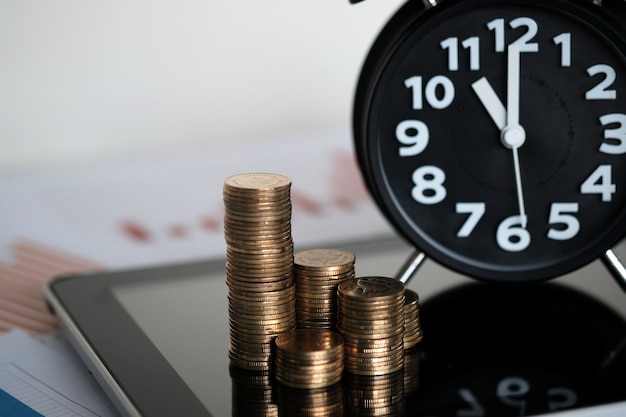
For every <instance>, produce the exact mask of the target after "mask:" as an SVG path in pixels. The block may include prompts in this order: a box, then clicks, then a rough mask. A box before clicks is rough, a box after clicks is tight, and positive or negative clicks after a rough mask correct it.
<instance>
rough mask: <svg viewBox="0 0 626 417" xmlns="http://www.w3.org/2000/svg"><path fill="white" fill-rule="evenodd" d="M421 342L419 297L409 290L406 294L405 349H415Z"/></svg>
mask: <svg viewBox="0 0 626 417" xmlns="http://www.w3.org/2000/svg"><path fill="white" fill-rule="evenodd" d="M421 340H422V327H421V325H420V313H419V296H418V295H417V293H416V292H415V291H413V290H411V289H408V288H407V289H406V290H405V292H404V349H405V350H408V349H411V348H414V347H415V346H417V344H418V343H419V342H421Z"/></svg>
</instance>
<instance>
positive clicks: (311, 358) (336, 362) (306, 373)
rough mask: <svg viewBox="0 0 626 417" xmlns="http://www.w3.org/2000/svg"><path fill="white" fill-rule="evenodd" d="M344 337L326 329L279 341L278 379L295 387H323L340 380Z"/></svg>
mask: <svg viewBox="0 0 626 417" xmlns="http://www.w3.org/2000/svg"><path fill="white" fill-rule="evenodd" d="M343 360H344V353H343V338H342V337H341V335H339V334H338V333H335V332H333V331H331V330H327V329H298V330H293V331H290V332H287V333H283V334H281V335H280V336H278V337H277V338H276V380H277V381H278V382H279V383H281V384H284V385H287V386H288V387H292V388H307V389H308V388H322V387H328V386H331V385H333V384H336V383H338V382H339V381H341V377H342V375H343V368H344V364H343Z"/></svg>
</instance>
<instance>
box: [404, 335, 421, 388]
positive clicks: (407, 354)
mask: <svg viewBox="0 0 626 417" xmlns="http://www.w3.org/2000/svg"><path fill="white" fill-rule="evenodd" d="M421 360H422V357H421V350H420V348H419V347H416V348H412V349H408V350H405V351H404V394H405V395H409V394H413V393H414V392H416V391H417V389H418V388H419V382H420V364H421Z"/></svg>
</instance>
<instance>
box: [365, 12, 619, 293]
mask: <svg viewBox="0 0 626 417" xmlns="http://www.w3.org/2000/svg"><path fill="white" fill-rule="evenodd" d="M506 4H507V5H518V6H527V7H533V8H535V7H540V8H544V9H549V10H552V11H556V12H559V13H564V14H569V15H573V16H574V17H575V18H577V19H579V20H582V21H584V22H585V23H586V24H587V25H588V26H592V27H594V30H595V31H596V33H597V34H599V35H601V36H602V37H604V38H606V41H609V42H612V43H613V44H614V45H615V48H614V49H617V50H619V51H620V52H621V54H622V55H623V56H624V57H625V60H626V23H624V22H621V24H620V21H616V20H615V19H616V16H626V2H622V3H621V4H619V5H618V4H617V3H611V7H607V8H604V7H602V6H601V5H595V4H591V3H590V2H589V3H587V2H574V1H572V0H527V1H520V0H508V1H506ZM489 5H491V6H497V5H502V1H501V0H443V1H440V2H439V3H437V5H436V6H431V7H426V6H424V5H423V4H422V3H421V2H415V1H411V0H409V1H408V2H407V3H405V4H404V5H403V6H401V8H400V9H399V10H398V11H397V12H396V14H395V15H393V16H392V17H391V19H390V20H389V22H388V23H387V24H386V25H385V27H384V28H383V30H382V31H381V33H380V35H379V36H378V38H377V39H376V40H375V42H374V44H373V46H372V48H371V50H370V52H369V53H368V56H367V58H366V60H365V62H364V64H363V67H362V71H361V75H360V77H359V80H358V83H357V87H356V91H355V98H354V108H353V134H354V145H355V151H356V156H357V161H358V164H359V167H360V171H361V175H362V177H363V179H364V182H365V184H366V187H367V189H368V190H369V192H370V194H371V195H372V197H373V199H374V200H375V202H376V204H377V206H378V208H379V210H380V211H381V212H382V213H383V215H384V216H385V218H386V219H387V220H388V221H389V222H390V223H391V225H392V226H393V227H394V229H395V230H396V231H397V232H398V233H399V234H400V235H401V236H402V237H403V238H404V239H405V240H407V241H408V242H409V243H411V244H412V245H414V246H415V247H416V248H417V249H418V250H420V251H423V252H424V253H425V254H426V255H427V256H428V257H430V258H431V259H433V260H434V261H436V262H438V263H440V264H442V265H444V266H446V267H448V268H450V269H452V270H454V271H456V272H459V273H462V274H464V275H468V276H470V277H471V278H474V279H477V280H480V281H489V282H537V281H545V280H549V279H552V278H555V277H558V276H561V275H565V274H567V273H569V272H572V271H574V270H577V269H579V268H582V267H584V266H585V265H587V264H589V263H591V262H593V261H594V260H596V259H598V258H599V257H600V256H602V255H603V254H604V253H605V252H606V251H607V250H609V249H611V248H612V247H613V246H615V244H617V243H618V242H619V241H620V240H622V239H623V238H624V237H625V236H626V209H624V210H622V212H621V213H620V215H621V219H620V220H618V221H616V222H614V223H613V226H612V228H611V229H610V230H605V231H604V233H602V234H601V235H599V237H598V238H597V239H594V241H593V242H591V243H590V244H587V245H584V247H582V249H580V250H579V251H578V252H577V253H578V254H577V255H576V256H570V257H567V258H566V259H565V260H562V261H555V262H556V263H555V262H550V263H549V265H548V266H539V267H535V268H533V269H523V268H521V267H520V266H517V265H514V266H502V265H496V264H493V263H489V262H488V261H484V262H480V264H481V265H489V266H488V267H483V266H477V264H478V262H476V261H477V260H476V261H474V260H472V262H471V263H470V262H466V261H463V258H465V257H464V256H462V255H460V254H458V252H457V251H456V250H450V249H449V248H446V247H445V246H443V245H442V244H431V243H429V241H430V240H431V239H429V238H428V235H426V234H425V233H422V232H421V231H419V230H416V229H415V228H414V227H411V226H410V224H409V223H416V222H415V221H414V219H410V217H409V219H410V220H411V221H410V222H409V221H407V220H405V216H404V214H403V213H404V212H405V209H404V208H402V207H401V206H399V204H396V203H394V202H393V200H394V199H395V192H391V191H386V192H383V191H382V190H379V189H378V187H382V186H383V184H384V183H385V182H386V175H385V174H384V173H381V169H379V168H377V167H378V166H382V165H384V164H382V163H381V162H379V161H378V160H379V159H380V154H377V153H375V152H374V153H372V152H371V151H370V148H371V147H373V145H372V144H371V143H370V140H369V139H368V138H369V136H368V132H369V130H370V129H372V128H371V127H370V120H372V119H373V118H375V117H376V116H373V115H371V111H372V107H373V101H374V96H375V92H376V90H377V85H378V83H379V82H380V80H381V78H382V76H383V73H384V72H385V70H386V68H387V65H388V64H389V61H391V59H392V57H393V56H394V54H395V52H396V51H397V49H398V48H400V47H401V46H402V45H403V44H404V42H405V41H406V40H407V39H408V38H409V37H410V36H411V35H412V33H413V32H414V31H415V30H416V28H418V27H419V26H420V25H422V24H424V23H428V24H432V20H433V19H436V18H437V16H441V13H442V12H443V11H445V10H446V9H450V8H457V10H458V11H459V12H463V11H466V10H470V9H471V8H473V7H476V6H481V7H482V6H489ZM582 17H584V19H583V18H582ZM589 19H591V22H590V20H589ZM598 27H602V28H607V27H608V28H610V31H609V33H604V32H600V29H598ZM625 64H626V62H625ZM372 141H373V143H377V139H376V138H374V139H373V140H372ZM624 163H626V162H624ZM377 169H378V171H377ZM399 207H400V208H399ZM402 225H405V227H404V228H403V227H402ZM418 226H419V225H418ZM405 229H406V230H405ZM417 229H420V228H419V227H417ZM423 235H426V237H424V236H423ZM440 248H443V249H440Z"/></svg>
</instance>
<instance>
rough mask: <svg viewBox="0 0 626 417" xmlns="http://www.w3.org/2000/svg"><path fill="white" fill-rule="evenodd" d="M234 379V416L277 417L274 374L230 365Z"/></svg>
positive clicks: (232, 378) (231, 375)
mask: <svg viewBox="0 0 626 417" xmlns="http://www.w3.org/2000/svg"><path fill="white" fill-rule="evenodd" d="M230 377H231V380H232V384H231V386H232V417H256V416H258V417H261V416H263V417H277V416H278V406H277V405H276V404H275V403H274V393H273V388H272V375H271V373H270V372H269V371H265V372H262V371H261V372H253V371H245V370H243V369H241V368H238V367H235V366H233V364H231V366H230Z"/></svg>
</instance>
